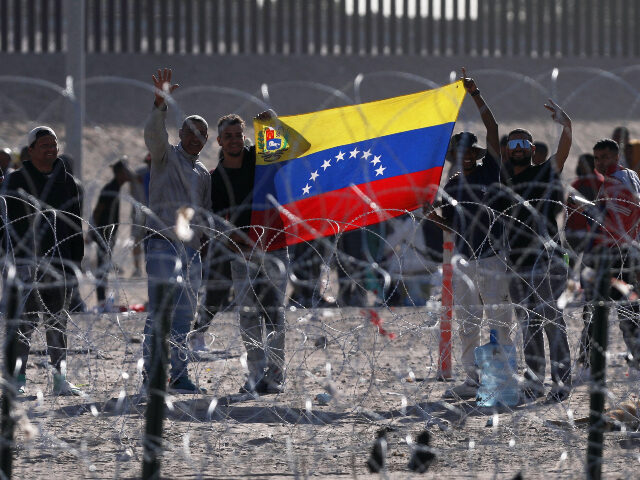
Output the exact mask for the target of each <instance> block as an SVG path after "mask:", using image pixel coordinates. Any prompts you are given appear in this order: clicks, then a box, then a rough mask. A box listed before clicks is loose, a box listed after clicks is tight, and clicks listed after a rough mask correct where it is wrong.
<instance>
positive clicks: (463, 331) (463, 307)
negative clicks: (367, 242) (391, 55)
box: [429, 69, 512, 399]
mask: <svg viewBox="0 0 640 480" xmlns="http://www.w3.org/2000/svg"><path fill="white" fill-rule="evenodd" d="M462 76H463V84H464V87H465V89H466V90H467V93H469V95H470V96H471V98H472V99H473V100H474V102H475V104H476V106H477V107H478V111H479V112H480V116H481V118H482V121H483V123H484V125H485V127H486V131H487V138H486V142H487V151H485V149H483V148H480V147H478V146H477V145H476V142H477V138H476V136H475V135H474V134H473V133H470V132H462V133H458V134H456V135H454V136H453V138H452V139H451V153H452V158H453V162H454V165H456V169H459V168H460V167H459V165H460V164H461V167H462V168H461V170H462V171H461V173H457V174H456V175H454V176H453V177H452V178H451V179H450V180H449V181H448V182H447V184H446V185H445V187H444V191H445V195H444V200H443V202H444V205H443V207H442V216H438V215H436V214H435V213H434V212H432V213H430V214H429V218H430V219H431V220H434V221H436V223H437V225H439V226H440V227H441V228H442V229H443V230H448V231H452V232H453V235H454V239H455V256H454V260H453V262H452V263H453V264H454V269H453V296H454V304H455V307H456V310H455V313H456V320H457V321H458V328H459V330H458V331H459V335H460V340H461V343H462V356H461V359H462V365H463V368H464V370H465V373H466V378H465V380H464V381H463V382H462V383H461V384H459V385H456V386H454V387H452V388H450V389H448V390H447V391H446V392H445V397H446V398H463V399H466V398H474V397H475V396H476V393H477V390H478V373H477V371H476V366H475V359H474V351H475V349H476V347H478V346H479V345H480V341H481V340H480V339H481V328H480V326H481V324H482V316H483V311H484V310H485V309H486V322H487V325H488V328H487V330H486V332H487V334H488V332H489V330H490V329H495V330H496V331H497V333H498V342H499V343H500V344H507V345H510V344H511V343H512V342H511V338H510V334H509V331H510V327H511V323H512V322H511V317H512V315H511V308H510V301H509V289H508V281H507V276H506V266H505V265H506V264H505V259H504V257H503V252H502V250H503V248H502V247H503V242H502V228H501V225H500V224H499V223H496V219H495V216H494V215H493V212H492V211H491V209H490V208H488V207H487V206H486V202H487V194H488V193H490V192H491V191H492V188H491V187H492V186H493V185H494V184H496V183H499V182H500V170H501V161H500V141H499V135H498V124H497V122H496V120H495V118H494V117H493V114H492V113H491V110H489V107H488V106H487V104H486V103H485V101H484V99H483V98H482V96H481V95H480V90H479V89H478V87H477V86H476V83H475V81H474V80H473V79H472V78H466V71H465V70H464V69H462ZM485 153H486V155H485ZM483 156H484V158H483ZM480 159H482V164H480V165H479V164H478V161H479V160H480ZM487 338H488V335H487Z"/></svg>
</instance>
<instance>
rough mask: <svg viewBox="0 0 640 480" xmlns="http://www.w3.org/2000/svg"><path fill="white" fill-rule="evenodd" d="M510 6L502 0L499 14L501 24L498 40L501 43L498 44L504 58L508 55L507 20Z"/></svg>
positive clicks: (505, 0)
mask: <svg viewBox="0 0 640 480" xmlns="http://www.w3.org/2000/svg"><path fill="white" fill-rule="evenodd" d="M508 8H509V6H508V4H507V0H500V4H499V9H500V11H499V12H498V18H499V19H500V22H499V25H500V26H499V27H498V38H499V40H500V41H499V42H498V47H497V48H498V53H499V54H500V55H502V56H505V55H507V54H508V51H507V50H508V43H509V42H508V38H507V36H508V34H509V32H508V19H507V15H508Z"/></svg>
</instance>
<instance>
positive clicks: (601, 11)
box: [597, 1, 609, 56]
mask: <svg viewBox="0 0 640 480" xmlns="http://www.w3.org/2000/svg"><path fill="white" fill-rule="evenodd" d="M598 24H599V28H598V29H597V30H598V55H599V56H603V55H604V52H605V49H604V47H605V45H604V42H605V38H606V35H605V32H606V31H607V27H609V25H608V23H607V18H606V15H605V8H604V2H602V1H601V2H598Z"/></svg>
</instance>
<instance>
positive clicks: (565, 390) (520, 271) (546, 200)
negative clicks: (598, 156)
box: [498, 100, 571, 401]
mask: <svg viewBox="0 0 640 480" xmlns="http://www.w3.org/2000/svg"><path fill="white" fill-rule="evenodd" d="M545 108H546V109H548V110H550V111H551V112H552V115H551V117H552V119H553V120H554V121H555V122H556V123H559V124H560V125H561V126H562V134H561V135H560V140H559V143H558V148H557V151H556V153H555V154H554V155H552V156H551V158H549V160H547V161H546V162H544V163H542V164H540V165H533V164H532V159H533V156H534V153H535V146H534V143H533V137H532V135H531V133H529V132H528V131H527V130H524V129H521V128H518V129H515V130H512V131H511V132H510V133H509V136H508V143H507V153H508V155H509V160H510V162H511V164H512V165H513V175H512V176H511V178H509V179H508V180H507V182H506V186H505V188H503V189H502V192H501V193H500V194H499V195H498V197H499V198H498V203H500V210H501V211H502V213H503V218H502V219H503V223H504V225H505V229H506V236H507V239H508V242H509V248H510V251H509V265H510V268H511V272H512V279H511V282H510V294H511V299H512V300H513V303H514V304H515V306H516V315H517V317H518V319H519V321H520V322H521V323H522V328H523V341H524V356H525V361H526V364H527V367H528V368H527V370H526V372H525V378H526V379H527V381H528V382H527V384H526V386H525V389H524V393H525V395H526V396H527V397H528V398H529V399H535V398H538V397H540V396H542V395H544V384H543V382H544V378H545V352H544V336H543V335H544V334H545V333H546V335H547V340H548V342H549V357H550V363H551V376H552V380H553V387H552V389H551V392H549V396H548V400H550V401H563V400H565V399H566V398H567V397H568V396H569V392H570V388H571V357H570V352H569V343H568V340H567V331H566V325H565V322H564V319H563V312H562V309H561V308H559V307H558V306H557V300H558V297H559V296H560V295H561V294H562V292H563V291H564V289H565V286H566V282H567V265H566V263H565V261H564V252H563V250H562V248H561V245H560V238H559V235H558V224H557V220H556V217H557V216H558V214H559V213H560V212H561V211H562V210H563V200H564V194H563V188H562V183H561V182H560V173H561V172H562V169H563V167H564V164H565V162H566V160H567V157H568V155H569V150H570V148H571V119H570V118H569V117H568V116H567V114H566V113H565V112H564V111H563V110H562V109H561V108H560V107H559V106H558V105H556V104H555V103H554V102H553V101H552V100H549V102H548V104H545Z"/></svg>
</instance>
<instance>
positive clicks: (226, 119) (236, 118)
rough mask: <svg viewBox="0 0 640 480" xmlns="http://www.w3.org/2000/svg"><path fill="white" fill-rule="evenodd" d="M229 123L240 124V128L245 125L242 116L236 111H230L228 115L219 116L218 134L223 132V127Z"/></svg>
mask: <svg viewBox="0 0 640 480" xmlns="http://www.w3.org/2000/svg"><path fill="white" fill-rule="evenodd" d="M229 125H240V126H241V127H242V128H244V127H245V126H246V124H245V123H244V120H243V119H242V117H241V116H240V115H238V114H236V113H230V114H229V115H225V116H223V117H220V119H219V120H218V135H220V134H222V132H224V129H225V128H227V127H228V126H229Z"/></svg>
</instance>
